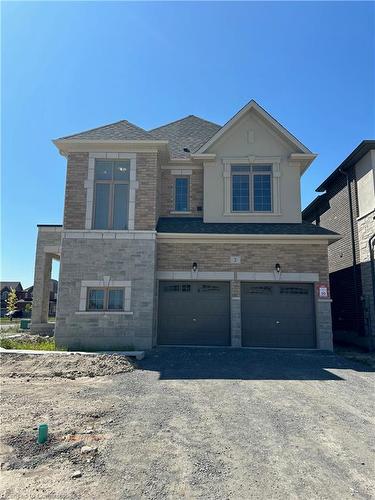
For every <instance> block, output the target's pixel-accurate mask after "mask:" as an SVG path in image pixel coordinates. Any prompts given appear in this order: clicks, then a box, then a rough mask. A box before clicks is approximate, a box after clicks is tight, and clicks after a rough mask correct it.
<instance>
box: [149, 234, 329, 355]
mask: <svg viewBox="0 0 375 500" xmlns="http://www.w3.org/2000/svg"><path fill="white" fill-rule="evenodd" d="M233 255H235V256H240V257H241V263H240V264H231V262H230V257H231V256H233ZM193 262H196V263H197V264H198V273H197V275H196V279H199V272H213V273H215V272H218V273H221V272H232V273H234V277H235V279H234V280H232V281H231V287H230V289H231V345H232V347H240V346H241V345H242V341H241V282H240V281H239V280H238V279H237V278H236V274H235V273H236V272H252V273H272V272H273V270H274V269H275V264H276V263H279V264H280V266H281V276H280V279H281V280H282V279H283V278H282V275H283V273H316V274H317V275H318V280H319V281H320V282H324V283H327V282H328V257H327V245H326V244H309V245H306V244H294V243H293V244H286V243H285V244H281V243H275V244H273V243H272V242H269V243H264V244H259V243H257V244H254V243H217V242H215V243H186V242H179V243H175V242H162V241H159V242H158V244H157V271H182V272H184V271H185V272H186V271H191V267H192V263H193ZM212 279H213V278H212ZM218 279H220V278H218ZM273 279H276V278H273ZM315 316H316V337H317V347H318V348H320V349H332V325H331V308H330V301H329V300H318V298H317V297H316V296H315Z"/></svg>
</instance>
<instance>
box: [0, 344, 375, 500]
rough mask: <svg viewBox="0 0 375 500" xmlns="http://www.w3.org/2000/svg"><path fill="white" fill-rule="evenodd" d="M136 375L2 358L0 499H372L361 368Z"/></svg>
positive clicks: (143, 371)
mask: <svg viewBox="0 0 375 500" xmlns="http://www.w3.org/2000/svg"><path fill="white" fill-rule="evenodd" d="M41 358H43V359H41ZM118 358H121V360H122V361H121V360H120V359H118ZM138 363H139V368H140V369H135V370H134V369H133V365H132V363H130V362H129V361H128V360H127V359H126V358H124V357H121V356H115V355H103V356H96V357H95V356H89V357H86V356H79V355H78V356H77V355H56V354H46V355H45V354H43V355H21V354H16V355H13V354H10V353H7V354H1V365H2V373H1V375H2V377H1V393H2V394H1V395H2V427H1V438H2V439H1V442H2V444H1V449H0V451H1V458H0V460H1V468H2V471H1V493H0V498H2V499H7V500H8V499H9V500H18V499H22V500H24V499H25V500H28V499H33V500H34V499H38V500H47V499H48V500H49V499H52V500H63V499H69V500H70V499H72V500H73V499H85V500H86V499H91V498H95V499H105V500H106V499H108V500H109V499H110V500H120V499H134V500H138V499H171V500H172V499H173V500H174V499H180V498H181V499H182V498H184V499H205V500H206V499H207V500H214V499H215V500H222V499H223V500H224V499H231V500H245V499H246V500H247V499H249V498H254V499H255V498H256V499H259V498H260V499H263V498H267V499H268V498H272V499H285V498H287V499H300V498H308V499H309V500H310V499H318V498H319V499H337V498H340V500H341V499H349V498H360V499H368V500H370V499H372V498H373V497H374V492H375V490H374V479H373V478H374V461H373V459H374V455H373V448H374V439H373V423H374V422H373V409H374V408H373V406H374V404H373V401H374V380H375V377H374V372H373V370H372V369H371V368H370V367H368V366H365V365H362V364H359V363H355V362H352V361H349V360H347V359H344V358H342V357H339V356H336V355H334V354H330V353H319V352H307V351H304V352H303V351H261V350H258V351H256V350H254V351H253V350H236V349H233V350H228V349H212V350H209V349H157V350H154V351H153V352H152V353H150V354H149V355H148V356H146V358H145V359H144V360H142V361H141V362H138ZM99 374H103V375H102V376H98V375H99ZM40 423H48V424H49V431H50V434H49V440H48V442H47V443H45V444H43V445H38V444H37V443H36V437H37V425H38V424H40Z"/></svg>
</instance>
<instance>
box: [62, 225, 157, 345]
mask: <svg viewBox="0 0 375 500" xmlns="http://www.w3.org/2000/svg"><path fill="white" fill-rule="evenodd" d="M113 236H114V235H113ZM104 276H109V277H110V278H111V279H112V280H116V281H131V306H130V310H131V311H132V312H133V315H123V314H116V313H107V314H105V313H83V314H82V313H79V314H77V312H79V304H80V293H81V282H82V281H85V280H94V281H95V280H103V278H104ZM154 297H155V240H153V239H115V238H110V239H102V238H100V239H96V238H95V239H94V238H79V237H65V238H63V240H62V252H61V262H60V282H59V295H58V304H57V314H56V329H55V336H56V342H57V344H58V345H60V346H66V347H68V348H69V349H75V350H86V349H87V350H101V349H125V348H128V347H134V348H136V349H148V348H151V347H152V343H153V315H154Z"/></svg>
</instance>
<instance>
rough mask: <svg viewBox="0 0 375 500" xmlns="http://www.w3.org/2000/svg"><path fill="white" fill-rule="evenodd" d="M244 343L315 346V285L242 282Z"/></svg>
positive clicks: (266, 345)
mask: <svg viewBox="0 0 375 500" xmlns="http://www.w3.org/2000/svg"><path fill="white" fill-rule="evenodd" d="M241 323H242V345H243V346H244V347H296V348H314V347H316V334H315V313H314V287H313V285H311V284H306V283H278V284H273V283H242V284H241Z"/></svg>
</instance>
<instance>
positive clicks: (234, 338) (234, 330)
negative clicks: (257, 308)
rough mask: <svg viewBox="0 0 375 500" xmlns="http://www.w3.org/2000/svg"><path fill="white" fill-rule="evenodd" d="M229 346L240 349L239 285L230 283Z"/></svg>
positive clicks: (238, 282)
mask: <svg viewBox="0 0 375 500" xmlns="http://www.w3.org/2000/svg"><path fill="white" fill-rule="evenodd" d="M230 308H231V309H230V316H231V318H230V323H231V325H230V326H231V346H232V347H241V345H242V340H241V283H240V281H231V282H230Z"/></svg>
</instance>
